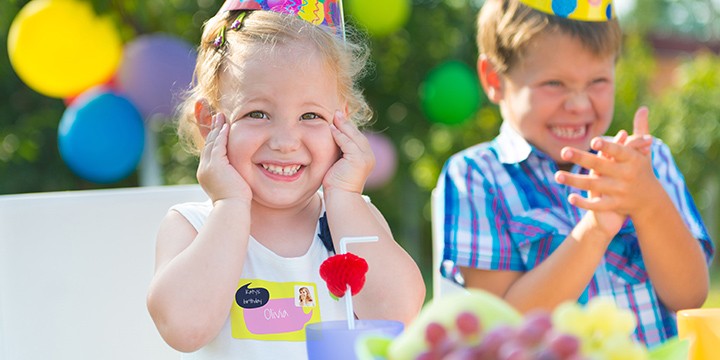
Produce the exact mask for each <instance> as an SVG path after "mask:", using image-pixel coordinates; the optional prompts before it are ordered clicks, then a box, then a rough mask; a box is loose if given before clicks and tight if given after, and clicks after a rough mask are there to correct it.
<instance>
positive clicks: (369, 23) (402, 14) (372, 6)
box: [347, 0, 411, 36]
mask: <svg viewBox="0 0 720 360" xmlns="http://www.w3.org/2000/svg"><path fill="white" fill-rule="evenodd" d="M347 6H348V13H349V14H350V15H352V17H353V18H354V19H355V20H356V21H357V22H358V23H359V24H360V25H362V26H363V27H364V28H366V29H367V31H368V32H369V33H370V34H372V35H375V36H386V35H389V34H392V33H393V32H395V31H397V30H398V29H400V28H401V27H403V26H404V25H405V23H406V22H407V20H408V18H409V17H410V8H411V6H410V0H352V1H348V3H347Z"/></svg>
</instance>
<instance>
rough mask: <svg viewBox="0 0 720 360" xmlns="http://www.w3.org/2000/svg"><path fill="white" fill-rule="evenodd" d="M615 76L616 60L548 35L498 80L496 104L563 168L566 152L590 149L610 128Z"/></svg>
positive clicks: (561, 36)
mask: <svg viewBox="0 0 720 360" xmlns="http://www.w3.org/2000/svg"><path fill="white" fill-rule="evenodd" d="M614 76H615V57H614V56H596V55H594V54H593V53H592V52H590V51H589V50H588V49H587V48H585V47H584V46H583V45H582V43H581V42H580V41H579V40H578V39H576V38H573V37H571V36H570V35H565V34H561V33H548V34H544V35H541V36H539V37H538V38H537V40H536V41H535V42H533V44H532V46H530V47H529V48H528V49H527V50H526V51H525V53H524V54H523V56H522V57H521V58H520V59H518V60H517V63H516V64H514V65H513V66H512V67H511V69H510V70H509V72H508V73H507V74H505V75H501V76H500V79H501V85H500V89H499V91H498V97H497V98H496V99H494V100H496V102H498V103H499V105H500V110H501V112H502V114H503V118H504V119H505V121H508V123H509V124H510V125H511V126H512V127H513V128H514V129H515V130H516V131H517V132H518V133H519V134H520V135H522V137H523V138H525V139H526V140H527V141H528V142H529V143H530V144H532V145H533V146H535V147H536V148H538V149H539V150H540V151H542V152H544V153H546V154H547V155H548V156H550V157H551V158H552V159H553V160H555V161H556V162H558V163H562V162H563V161H562V160H561V158H560V150H561V149H562V148H563V147H565V146H572V147H575V148H578V149H582V150H585V149H588V148H589V147H590V140H591V139H592V138H593V137H596V136H600V135H603V134H605V132H606V131H607V129H608V127H609V126H610V122H611V121H612V114H613V106H614Z"/></svg>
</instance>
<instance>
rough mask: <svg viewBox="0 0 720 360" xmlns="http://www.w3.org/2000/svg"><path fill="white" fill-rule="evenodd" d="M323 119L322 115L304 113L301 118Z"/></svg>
mask: <svg viewBox="0 0 720 360" xmlns="http://www.w3.org/2000/svg"><path fill="white" fill-rule="evenodd" d="M317 119H321V117H320V115H318V114H316V113H304V114H302V115H301V116H300V120H317Z"/></svg>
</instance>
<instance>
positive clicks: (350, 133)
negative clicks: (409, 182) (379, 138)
mask: <svg viewBox="0 0 720 360" xmlns="http://www.w3.org/2000/svg"><path fill="white" fill-rule="evenodd" d="M330 131H331V133H332V136H333V139H335V143H336V144H337V145H338V147H340V152H341V156H340V159H338V161H337V162H335V164H333V166H331V167H330V169H329V170H328V172H327V174H325V178H324V179H323V188H324V189H325V190H326V191H327V190H331V189H332V190H334V189H340V190H344V191H349V192H354V193H358V194H362V192H363V188H364V187H365V180H367V177H368V176H369V175H370V172H371V171H372V169H373V167H374V166H375V155H374V154H373V152H372V149H371V148H370V143H369V142H368V140H367V138H366V137H365V135H363V134H362V132H360V130H358V128H357V127H355V125H354V124H353V123H352V122H350V121H349V120H348V119H347V118H346V117H345V115H344V114H343V113H342V112H340V111H336V112H335V117H334V118H333V123H332V124H330Z"/></svg>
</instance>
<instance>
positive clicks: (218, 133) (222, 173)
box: [197, 114, 252, 203]
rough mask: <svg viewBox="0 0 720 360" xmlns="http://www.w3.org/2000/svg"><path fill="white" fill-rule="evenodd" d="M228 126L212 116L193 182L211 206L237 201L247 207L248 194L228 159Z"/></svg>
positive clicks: (218, 116) (246, 188)
mask: <svg viewBox="0 0 720 360" xmlns="http://www.w3.org/2000/svg"><path fill="white" fill-rule="evenodd" d="M229 133H230V124H228V123H227V122H226V121H225V115H223V114H216V115H214V116H213V120H212V129H211V130H210V133H208V135H207V138H206V139H205V147H204V148H203V150H202V152H201V153H200V163H199V164H198V170H197V179H198V182H199V183H200V185H201V186H202V188H203V190H205V192H206V193H207V194H208V196H209V197H210V199H211V200H212V201H213V203H216V202H217V201H220V200H241V201H245V202H247V203H250V201H251V200H252V190H250V186H249V185H248V184H247V182H246V181H245V179H243V178H242V176H240V174H239V173H238V172H237V170H236V169H235V168H234V167H233V166H232V164H230V160H229V159H228V149H227V146H228V136H229Z"/></svg>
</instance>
